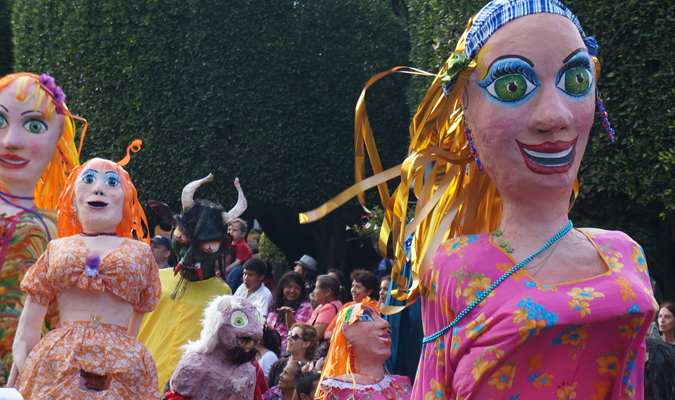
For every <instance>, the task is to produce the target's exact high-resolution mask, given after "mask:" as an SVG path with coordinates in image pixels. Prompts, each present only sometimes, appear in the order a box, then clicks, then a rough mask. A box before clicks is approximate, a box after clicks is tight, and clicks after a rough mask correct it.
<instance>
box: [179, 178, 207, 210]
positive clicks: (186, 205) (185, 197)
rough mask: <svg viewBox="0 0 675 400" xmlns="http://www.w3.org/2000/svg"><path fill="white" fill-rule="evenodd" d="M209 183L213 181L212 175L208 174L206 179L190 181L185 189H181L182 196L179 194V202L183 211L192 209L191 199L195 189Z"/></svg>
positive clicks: (192, 202) (192, 201)
mask: <svg viewBox="0 0 675 400" xmlns="http://www.w3.org/2000/svg"><path fill="white" fill-rule="evenodd" d="M211 181H213V174H209V176H207V177H206V178H202V179H199V180H196V181H192V182H190V183H188V184H187V185H185V187H184V188H183V194H181V196H180V202H181V204H183V211H187V210H189V209H190V208H192V205H193V204H195V202H194V200H192V198H193V197H194V195H195V192H196V191H197V188H199V187H200V186H201V185H202V184H204V183H206V182H211Z"/></svg>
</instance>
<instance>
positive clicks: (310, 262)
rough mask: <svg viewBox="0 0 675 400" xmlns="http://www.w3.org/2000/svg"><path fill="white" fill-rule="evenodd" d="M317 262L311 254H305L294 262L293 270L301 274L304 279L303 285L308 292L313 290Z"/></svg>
mask: <svg viewBox="0 0 675 400" xmlns="http://www.w3.org/2000/svg"><path fill="white" fill-rule="evenodd" d="M316 266H317V262H316V260H315V259H314V258H312V256H309V255H307V254H305V255H304V256H302V257H301V258H300V259H299V260H298V261H296V262H295V268H294V269H295V272H297V273H299V274H300V275H302V278H303V279H304V280H305V287H306V288H307V290H308V293H311V292H312V291H313V290H314V282H315V281H316V273H317V269H316Z"/></svg>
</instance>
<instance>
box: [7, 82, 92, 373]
mask: <svg viewBox="0 0 675 400" xmlns="http://www.w3.org/2000/svg"><path fill="white" fill-rule="evenodd" d="M65 99H66V96H65V94H64V93H63V90H62V89H61V88H60V87H58V86H56V83H55V82H54V79H53V78H52V77H50V76H49V75H46V74H42V75H40V76H38V75H35V74H31V73H27V72H21V73H15V74H11V75H6V76H4V77H1V78H0V266H1V269H0V386H4V385H5V383H6V380H7V375H8V374H9V371H10V369H11V366H12V343H13V341H14V335H15V332H16V327H17V324H18V321H19V316H20V315H21V311H22V310H23V305H24V300H25V298H24V296H23V295H22V294H21V291H20V290H19V284H20V282H21V279H23V276H24V274H25V273H26V270H27V269H28V267H30V266H31V265H33V264H34V263H35V261H36V260H37V258H38V257H39V256H40V255H41V254H42V253H43V252H44V251H45V249H46V248H47V243H48V242H49V240H51V239H53V238H55V237H56V220H57V215H56V212H55V209H56V204H57V201H58V198H59V196H60V194H61V191H62V189H63V186H64V184H65V181H66V179H67V178H68V176H69V174H70V172H71V171H72V169H73V168H74V167H75V166H77V165H79V164H80V162H79V157H78V152H77V149H76V147H75V142H74V136H75V124H74V123H73V119H81V118H79V117H75V116H73V115H71V114H70V112H69V111H68V108H67V107H66V105H65ZM85 130H86V121H85V128H84V129H83V131H82V134H81V135H80V137H81V138H82V137H83V135H84V131H85ZM80 143H81V141H80ZM57 319H58V311H57V309H56V306H55V304H53V305H52V307H50V308H49V310H48V312H47V318H46V320H45V326H44V331H45V332H47V331H48V330H49V329H53V328H54V326H55V324H56V321H57Z"/></svg>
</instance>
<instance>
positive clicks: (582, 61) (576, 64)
mask: <svg viewBox="0 0 675 400" xmlns="http://www.w3.org/2000/svg"><path fill="white" fill-rule="evenodd" d="M574 68H586V69H588V70H590V69H591V63H590V62H589V61H588V58H586V57H580V58H575V59H573V60H571V61H570V62H568V63H567V64H565V65H563V67H562V68H561V69H560V71H558V76H556V78H555V82H556V83H558V82H560V79H561V78H562V77H563V75H565V72H567V71H569V70H571V69H574Z"/></svg>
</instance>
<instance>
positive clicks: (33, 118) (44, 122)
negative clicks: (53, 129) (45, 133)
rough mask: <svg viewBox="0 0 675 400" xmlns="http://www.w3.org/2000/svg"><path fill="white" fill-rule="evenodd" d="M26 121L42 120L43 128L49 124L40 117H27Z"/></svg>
mask: <svg viewBox="0 0 675 400" xmlns="http://www.w3.org/2000/svg"><path fill="white" fill-rule="evenodd" d="M28 121H37V122H42V124H43V125H44V126H45V128H47V129H49V125H47V121H45V120H44V119H42V118H40V117H29V118H27V119H26V121H25V122H28Z"/></svg>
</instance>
